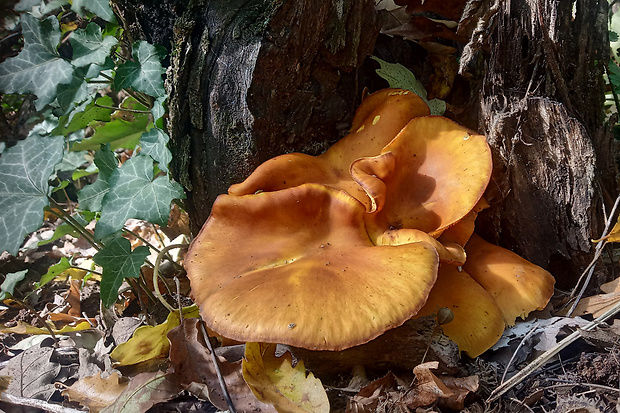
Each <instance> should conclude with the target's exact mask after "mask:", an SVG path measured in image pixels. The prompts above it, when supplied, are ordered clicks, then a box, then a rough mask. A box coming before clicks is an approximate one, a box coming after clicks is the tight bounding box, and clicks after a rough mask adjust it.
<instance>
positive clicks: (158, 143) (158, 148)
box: [140, 128, 172, 173]
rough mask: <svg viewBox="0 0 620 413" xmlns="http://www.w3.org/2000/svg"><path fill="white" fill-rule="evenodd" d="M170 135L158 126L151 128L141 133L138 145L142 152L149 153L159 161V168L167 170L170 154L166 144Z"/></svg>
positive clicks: (170, 158)
mask: <svg viewBox="0 0 620 413" xmlns="http://www.w3.org/2000/svg"><path fill="white" fill-rule="evenodd" d="M169 140H170V137H169V136H168V135H167V134H166V132H164V131H163V130H161V129H159V128H153V129H151V130H150V131H148V132H145V133H143V134H142V137H141V138H140V146H141V147H142V154H145V155H150V156H151V158H153V159H154V160H155V161H156V162H159V169H161V170H162V171H164V172H166V173H167V172H168V164H169V163H170V161H171V160H172V154H171V153H170V151H169V150H168V147H167V146H166V145H167V144H168V141H169Z"/></svg>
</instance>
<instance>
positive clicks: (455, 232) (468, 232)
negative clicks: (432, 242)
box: [438, 197, 489, 246]
mask: <svg viewBox="0 0 620 413" xmlns="http://www.w3.org/2000/svg"><path fill="white" fill-rule="evenodd" d="M488 207H489V203H488V202H487V200H486V199H485V198H484V197H482V198H480V200H479V201H478V203H477V204H476V206H475V207H474V209H472V210H471V211H469V213H468V214H467V215H465V216H464V217H463V218H461V220H459V221H458V222H457V223H456V224H454V225H452V226H450V227H448V228H446V229H445V230H444V231H442V233H441V236H440V237H439V238H438V239H439V241H441V242H442V243H450V242H454V243H456V244H458V245H462V246H465V244H467V241H469V239H470V238H471V236H472V235H473V234H474V229H475V228H476V218H478V214H479V213H480V211H482V210H484V209H486V208H488Z"/></svg>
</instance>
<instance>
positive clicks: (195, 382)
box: [168, 318, 275, 413]
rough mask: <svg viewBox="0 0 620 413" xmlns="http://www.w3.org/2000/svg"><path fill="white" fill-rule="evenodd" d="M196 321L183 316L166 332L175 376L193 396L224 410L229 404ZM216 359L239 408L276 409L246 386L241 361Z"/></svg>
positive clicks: (251, 409)
mask: <svg viewBox="0 0 620 413" xmlns="http://www.w3.org/2000/svg"><path fill="white" fill-rule="evenodd" d="M198 323H199V320H198V319H196V318H189V319H185V320H183V323H181V325H180V326H178V327H175V328H173V329H172V330H171V331H170V332H169V333H168V339H169V340H170V362H171V363H172V367H173V370H174V377H175V380H178V382H179V384H180V385H181V386H182V387H185V388H186V390H188V391H189V392H191V393H192V394H194V395H195V396H196V397H199V398H201V399H208V400H209V401H210V402H211V403H212V404H213V405H214V406H215V407H217V408H218V409H220V410H226V409H228V406H227V404H226V401H225V399H224V396H223V392H222V388H221V386H220V383H219V381H218V379H217V373H216V371H215V367H214V366H213V361H212V360H213V359H212V357H211V355H210V354H209V351H208V349H207V347H206V346H205V344H204V340H203V338H202V334H200V332H199V330H198ZM218 361H219V363H218V364H219V367H220V371H221V372H222V376H223V377H224V381H225V382H226V387H227V388H228V393H229V394H230V397H231V399H232V401H233V404H234V405H235V407H236V408H237V410H238V411H241V412H245V411H261V412H263V413H272V412H273V413H275V409H274V408H273V406H271V405H269V404H265V403H262V402H261V401H259V400H258V399H257V398H256V396H254V393H252V391H251V390H250V388H249V387H248V385H247V383H246V382H245V380H244V379H243V375H242V373H241V361H238V362H236V363H229V362H228V361H226V359H225V358H224V357H218Z"/></svg>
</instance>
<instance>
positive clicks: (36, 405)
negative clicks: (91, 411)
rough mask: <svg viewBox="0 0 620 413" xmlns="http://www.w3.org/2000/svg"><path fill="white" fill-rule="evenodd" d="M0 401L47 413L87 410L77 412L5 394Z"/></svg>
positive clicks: (0, 396) (80, 412)
mask: <svg viewBox="0 0 620 413" xmlns="http://www.w3.org/2000/svg"><path fill="white" fill-rule="evenodd" d="M0 400H2V401H3V402H6V403H9V404H13V405H17V406H28V407H34V408H37V409H43V410H45V411H47V412H51V413H84V412H87V410H77V409H72V408H70V407H65V406H61V405H60V404H53V403H48V402H46V401H43V400H37V399H28V398H26V397H19V396H13V395H12V394H9V393H7V392H2V393H0Z"/></svg>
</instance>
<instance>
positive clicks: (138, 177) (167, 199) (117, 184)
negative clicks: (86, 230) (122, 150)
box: [95, 155, 185, 240]
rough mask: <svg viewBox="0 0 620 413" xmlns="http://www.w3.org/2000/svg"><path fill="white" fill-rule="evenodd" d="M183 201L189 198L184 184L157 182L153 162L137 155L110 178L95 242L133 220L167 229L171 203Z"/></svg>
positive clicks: (160, 177) (148, 158)
mask: <svg viewBox="0 0 620 413" xmlns="http://www.w3.org/2000/svg"><path fill="white" fill-rule="evenodd" d="M179 198H185V193H184V192H183V188H182V187H181V185H179V184H178V183H176V182H171V181H170V180H169V179H168V177H167V176H159V177H157V178H155V179H153V160H152V159H151V158H150V157H148V156H140V155H138V156H135V157H133V158H131V159H130V160H128V161H127V162H125V163H124V164H123V166H121V167H120V168H119V169H117V170H116V171H114V173H112V176H111V177H110V191H109V192H108V193H107V194H106V195H105V196H104V198H103V202H102V209H101V218H100V219H99V222H98V223H97V226H96V227H95V239H97V240H99V239H101V238H103V237H106V236H108V235H110V234H113V233H114V232H116V231H118V230H119V229H121V228H122V227H123V225H124V224H125V221H127V220H128V219H129V218H137V219H142V220H145V221H148V222H151V223H153V224H159V225H162V226H165V225H166V224H167V223H168V215H169V214H170V203H171V202H172V200H173V199H179Z"/></svg>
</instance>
